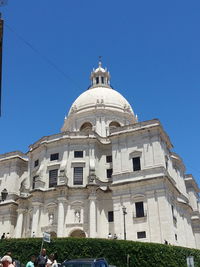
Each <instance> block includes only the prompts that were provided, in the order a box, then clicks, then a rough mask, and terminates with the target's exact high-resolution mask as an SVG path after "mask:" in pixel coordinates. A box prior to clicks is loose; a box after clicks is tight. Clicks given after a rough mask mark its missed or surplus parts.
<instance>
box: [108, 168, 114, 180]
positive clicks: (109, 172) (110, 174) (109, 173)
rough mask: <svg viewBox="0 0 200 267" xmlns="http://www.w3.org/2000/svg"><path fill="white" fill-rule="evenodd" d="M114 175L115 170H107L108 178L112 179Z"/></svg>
mask: <svg viewBox="0 0 200 267" xmlns="http://www.w3.org/2000/svg"><path fill="white" fill-rule="evenodd" d="M112 173H113V169H107V170H106V174H107V178H112Z"/></svg>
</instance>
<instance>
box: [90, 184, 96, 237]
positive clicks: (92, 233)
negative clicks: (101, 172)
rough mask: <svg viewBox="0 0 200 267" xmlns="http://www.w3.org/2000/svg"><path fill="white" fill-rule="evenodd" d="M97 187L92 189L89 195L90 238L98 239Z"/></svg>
mask: <svg viewBox="0 0 200 267" xmlns="http://www.w3.org/2000/svg"><path fill="white" fill-rule="evenodd" d="M96 216H97V212H96V186H94V187H91V188H90V195H89V222H90V225H89V229H90V237H93V238H94V237H96V234H97V222H96Z"/></svg>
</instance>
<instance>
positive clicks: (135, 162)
mask: <svg viewBox="0 0 200 267" xmlns="http://www.w3.org/2000/svg"><path fill="white" fill-rule="evenodd" d="M132 161H133V171H139V170H141V165H140V157H136V158H133V159H132Z"/></svg>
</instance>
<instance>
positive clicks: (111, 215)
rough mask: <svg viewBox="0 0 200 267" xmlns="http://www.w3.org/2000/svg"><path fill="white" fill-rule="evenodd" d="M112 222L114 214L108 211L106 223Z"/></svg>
mask: <svg viewBox="0 0 200 267" xmlns="http://www.w3.org/2000/svg"><path fill="white" fill-rule="evenodd" d="M113 221H114V213H113V211H108V222H113Z"/></svg>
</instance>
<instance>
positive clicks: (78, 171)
mask: <svg viewBox="0 0 200 267" xmlns="http://www.w3.org/2000/svg"><path fill="white" fill-rule="evenodd" d="M82 184H83V167H74V185H82Z"/></svg>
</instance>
